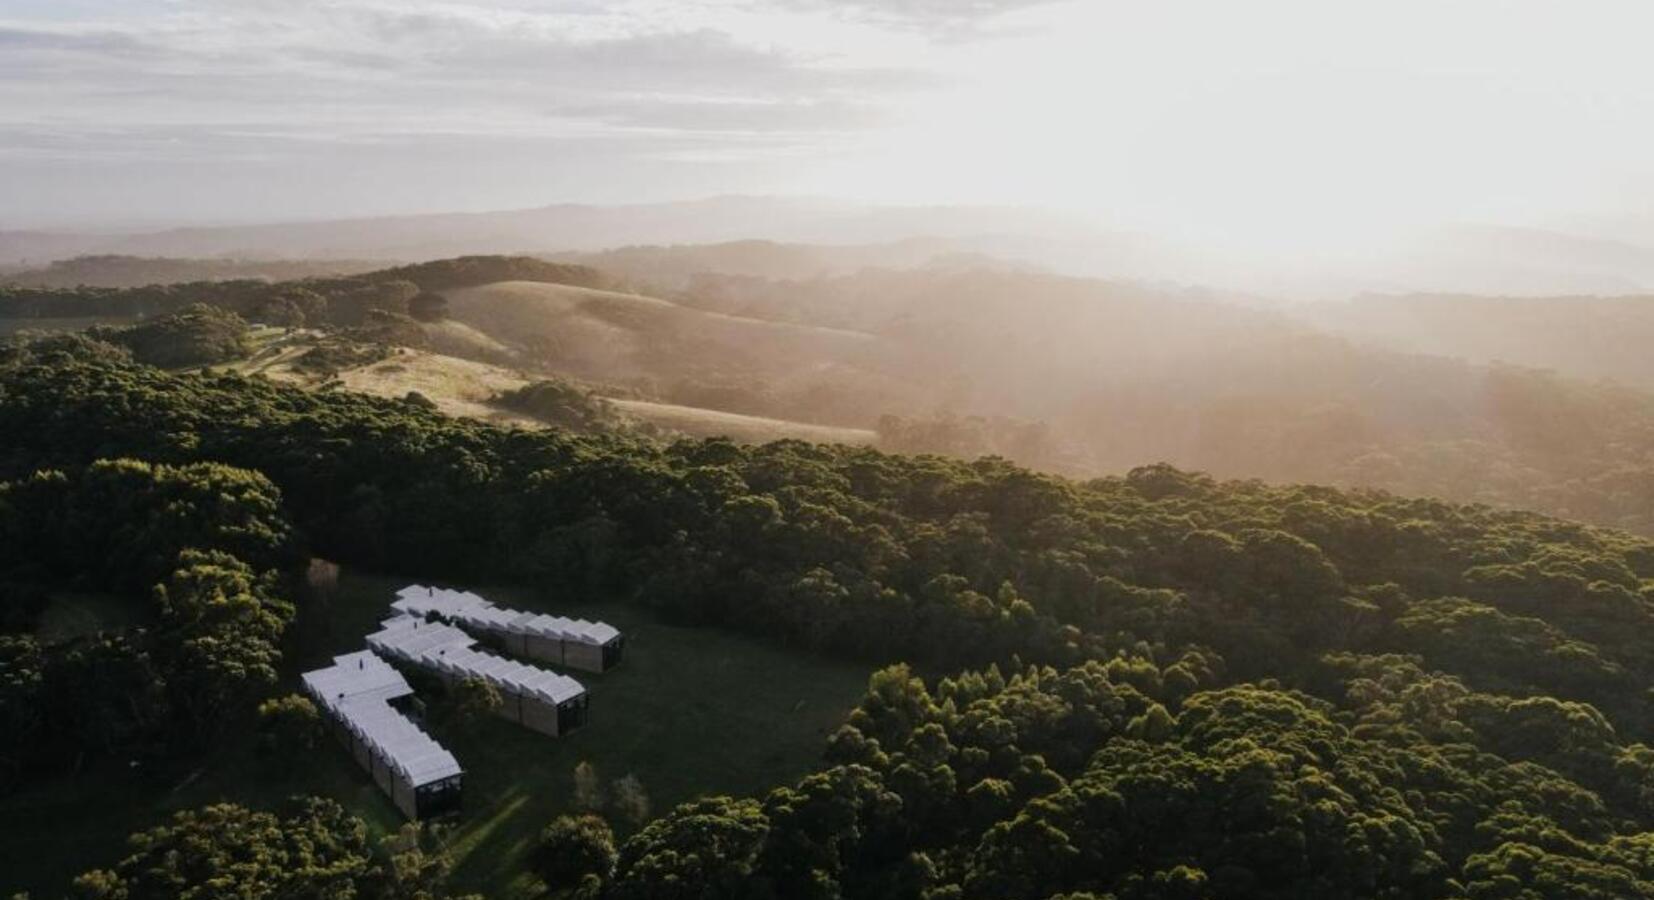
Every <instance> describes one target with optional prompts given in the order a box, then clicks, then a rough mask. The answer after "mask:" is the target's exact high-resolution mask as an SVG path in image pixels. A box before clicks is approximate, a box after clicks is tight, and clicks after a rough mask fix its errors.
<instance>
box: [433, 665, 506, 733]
mask: <svg viewBox="0 0 1654 900" xmlns="http://www.w3.org/2000/svg"><path fill="white" fill-rule="evenodd" d="M504 705H505V698H504V697H502V696H501V695H500V689H499V688H497V687H495V686H494V685H493V684H492V683H490V682H489V681H488V680H487V679H485V678H477V677H471V678H462V679H460V680H459V681H457V682H455V683H454V684H453V685H452V686H450V687H449V688H448V698H447V704H446V708H447V712H448V717H449V718H450V719H451V720H452V721H453V722H455V723H456V724H458V725H461V726H466V727H469V726H472V725H475V724H477V723H478V722H480V721H482V720H483V719H486V718H488V717H489V716H491V715H493V714H495V713H496V712H499V710H500V707H502V706H504Z"/></svg>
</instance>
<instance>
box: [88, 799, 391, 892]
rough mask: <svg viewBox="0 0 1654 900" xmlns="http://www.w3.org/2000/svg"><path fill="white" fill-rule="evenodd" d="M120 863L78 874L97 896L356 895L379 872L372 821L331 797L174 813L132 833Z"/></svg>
mask: <svg viewBox="0 0 1654 900" xmlns="http://www.w3.org/2000/svg"><path fill="white" fill-rule="evenodd" d="M129 843H130V846H131V850H132V852H131V855H129V856H128V857H126V858H125V859H123V860H122V861H121V862H120V863H119V864H118V865H116V866H115V867H114V868H113V869H96V870H93V871H90V872H87V873H86V874H84V875H82V876H80V877H79V878H77V879H76V880H75V893H76V896H78V897H83V898H88V900H92V898H96V900H217V898H221V897H326V898H341V900H342V898H349V897H352V896H354V895H355V894H356V891H357V890H358V889H359V888H361V887H363V886H365V885H366V884H367V883H368V881H369V878H370V875H371V873H372V854H371V850H370V847H369V844H368V840H367V826H366V825H365V824H363V822H362V821H361V820H360V819H357V818H355V817H354V816H350V815H348V814H346V813H345V811H344V809H343V808H342V807H340V806H339V805H338V804H337V803H334V802H333V801H331V800H321V799H317V798H300V799H295V800H293V801H290V802H289V803H288V804H287V805H286V807H285V808H284V810H283V811H282V812H281V813H280V814H277V813H268V812H257V811H254V810H250V809H247V808H245V807H242V806H237V805H235V804H231V803H221V804H216V805H213V806H206V807H202V808H201V809H196V810H185V811H183V812H179V813H176V814H174V815H173V817H172V821H171V822H169V823H168V824H165V825H161V826H158V827H156V828H152V829H150V830H149V831H145V832H140V833H138V834H135V835H133V836H132V838H131V840H130V842H129Z"/></svg>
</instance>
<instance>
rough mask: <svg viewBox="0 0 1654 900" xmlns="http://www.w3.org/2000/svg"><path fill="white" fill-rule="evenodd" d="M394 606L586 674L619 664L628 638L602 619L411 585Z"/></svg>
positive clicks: (506, 650)
mask: <svg viewBox="0 0 1654 900" xmlns="http://www.w3.org/2000/svg"><path fill="white" fill-rule="evenodd" d="M396 596H397V599H396V601H395V602H393V603H392V604H391V608H393V609H395V610H397V611H398V612H403V613H407V614H408V615H412V616H420V617H424V618H430V617H433V616H434V617H437V618H439V619H441V620H443V621H445V622H448V623H450V624H453V625H457V626H459V627H461V628H464V629H465V630H466V631H468V632H470V633H472V634H474V635H476V636H477V637H478V638H479V639H481V640H483V641H486V642H487V643H488V644H489V645H490V646H493V647H496V648H498V649H499V650H500V651H502V652H504V653H510V654H512V655H513V656H521V657H524V658H526V659H534V660H540V661H543V662H548V663H551V664H553V665H557V666H567V667H568V668H571V669H581V670H583V671H587V672H598V673H602V672H606V671H608V670H609V669H612V668H614V667H615V666H617V665H619V664H620V660H621V657H622V655H623V654H624V653H625V649H626V638H625V636H624V635H622V634H621V633H620V631H619V629H617V628H615V627H614V626H612V625H608V624H606V623H603V622H588V621H586V620H584V619H570V618H566V617H563V616H553V615H548V614H546V613H530V612H519V611H517V610H514V609H506V608H505V607H501V606H495V605H494V604H492V603H490V602H488V601H487V600H484V599H483V598H482V597H479V596H477V595H476V594H473V593H471V592H469V591H452V590H448V589H446V588H433V587H426V586H424V585H418V584H415V585H409V586H408V587H405V588H403V589H402V590H400V591H398V592H397V594H396Z"/></svg>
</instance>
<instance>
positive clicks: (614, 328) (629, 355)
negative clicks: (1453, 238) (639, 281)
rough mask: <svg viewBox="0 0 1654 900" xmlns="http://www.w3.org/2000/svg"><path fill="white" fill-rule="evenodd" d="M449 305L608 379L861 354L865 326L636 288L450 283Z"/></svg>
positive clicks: (868, 341)
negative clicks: (798, 321)
mask: <svg viewBox="0 0 1654 900" xmlns="http://www.w3.org/2000/svg"><path fill="white" fill-rule="evenodd" d="M447 296H448V303H449V315H450V316H451V317H452V318H454V319H457V320H459V321H461V322H464V323H466V324H468V325H471V326H473V327H475V328H477V329H478V330H480V331H482V332H484V333H487V334H489V335H491V336H493V337H494V338H495V339H498V340H505V341H512V342H514V343H515V344H516V345H518V346H520V347H525V348H529V349H530V350H531V351H532V352H533V353H534V356H535V357H536V359H538V360H539V361H541V362H544V363H547V364H551V365H554V366H556V367H557V368H558V369H559V370H561V371H565V372H568V373H569V374H574V375H580V376H586V377H598V378H605V379H609V380H627V379H632V378H638V377H651V376H654V377H660V376H674V375H676V376H681V375H684V374H693V373H694V372H695V371H696V370H705V369H708V368H711V367H716V368H717V369H718V370H729V369H743V368H750V369H754V370H760V371H776V370H780V369H784V368H787V367H788V365H789V364H792V365H796V364H797V363H798V362H799V361H800V360H807V361H811V362H814V361H819V360H834V361H849V360H856V359H861V358H864V357H865V356H866V355H867V354H868V352H869V350H870V349H871V348H872V347H873V345H874V344H875V343H876V339H875V338H874V337H873V336H872V335H868V334H864V333H859V332H855V331H850V330H846V329H834V328H823V327H813V326H805V325H792V324H787V323H780V322H770V321H764V320H761V319H752V318H745V317H741V316H730V315H723V314H719V313H708V312H703V311H700V310H695V309H690V308H686V307H682V306H679V305H677V304H675V303H670V302H668V301H665V300H659V299H656V298H653V297H645V296H641V295H637V294H620V293H614V292H610V291H599V290H592V289H588V288H580V287H572V286H569V285H554V284H540V283H532V282H501V283H497V284H489V285H483V286H480V287H472V288H464V289H460V290H456V291H452V292H449V293H448V294H447Z"/></svg>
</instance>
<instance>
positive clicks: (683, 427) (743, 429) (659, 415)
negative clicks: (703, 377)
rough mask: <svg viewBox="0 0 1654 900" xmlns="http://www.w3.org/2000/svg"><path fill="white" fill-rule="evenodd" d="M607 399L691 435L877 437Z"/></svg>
mask: <svg viewBox="0 0 1654 900" xmlns="http://www.w3.org/2000/svg"><path fill="white" fill-rule="evenodd" d="M609 402H610V403H613V404H614V405H615V408H616V409H618V410H620V411H621V412H623V413H626V414H627V415H629V416H632V417H633V418H637V419H642V420H643V421H645V422H652V423H654V424H655V425H659V426H660V427H662V428H668V429H671V430H673V431H680V432H683V433H684V434H687V435H689V436H691V437H727V438H729V439H730V440H733V441H737V442H740V443H744V444H762V443H766V442H768V441H779V440H782V439H783V438H796V439H798V440H801V441H818V442H821V443H830V444H873V443H875V442H877V441H878V439H879V435H878V433H877V432H874V431H872V430H870V429H866V428H840V427H837V426H833V425H813V424H811V423H809V422H792V421H788V420H786V419H770V418H766V417H764V416H748V415H743V414H741V413H732V412H724V411H722V410H716V409H704V408H702V407H698V406H678V405H676V404H673V403H654V402H651V401H648V400H622V399H611V400H610V401H609Z"/></svg>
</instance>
